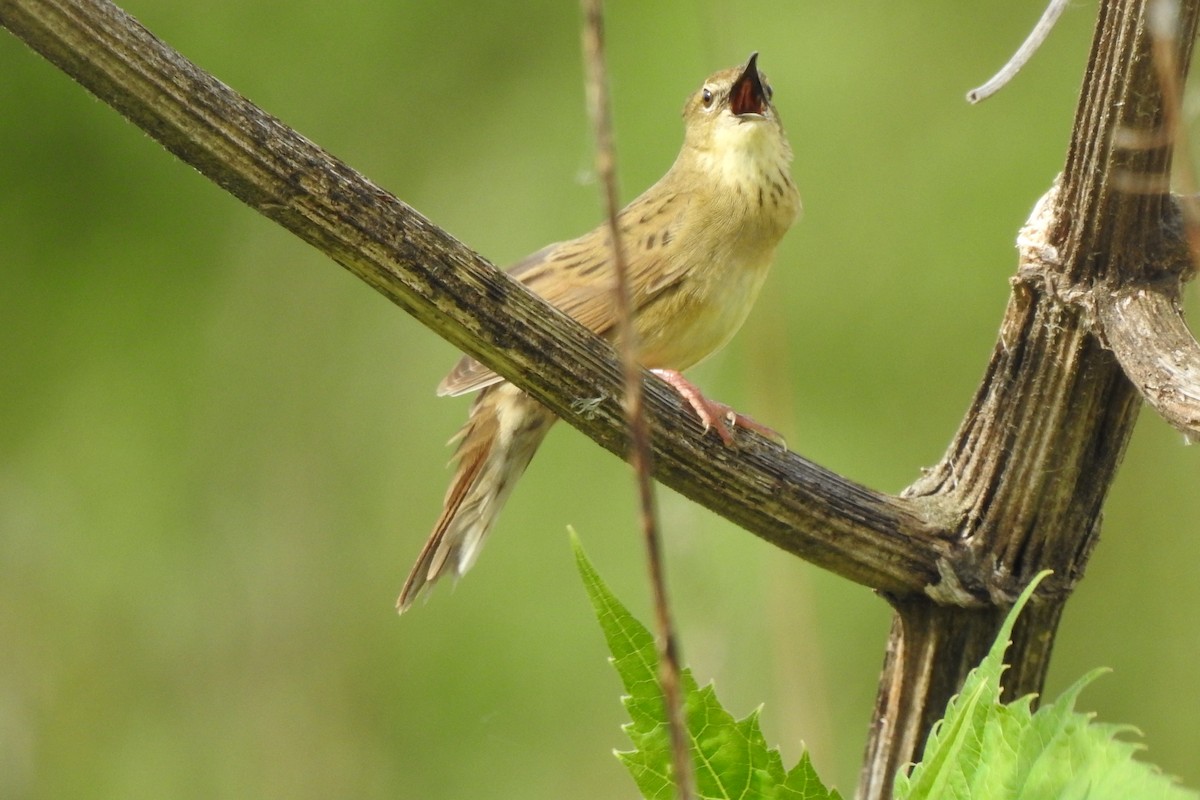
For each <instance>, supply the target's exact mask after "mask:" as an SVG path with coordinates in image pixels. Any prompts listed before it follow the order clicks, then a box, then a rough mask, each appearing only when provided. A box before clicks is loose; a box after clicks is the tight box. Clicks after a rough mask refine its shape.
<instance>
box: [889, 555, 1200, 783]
mask: <svg viewBox="0 0 1200 800" xmlns="http://www.w3.org/2000/svg"><path fill="white" fill-rule="evenodd" d="M1047 574H1049V573H1042V574H1040V575H1038V576H1037V577H1036V578H1034V580H1033V581H1032V582H1031V583H1030V585H1029V586H1027V587H1026V588H1025V591H1023V592H1022V593H1021V596H1020V598H1018V599H1017V602H1016V604H1015V605H1014V606H1013V608H1012V610H1011V611H1010V612H1009V614H1008V616H1007V617H1006V618H1005V621H1004V624H1003V625H1002V626H1001V628H1000V632H999V633H998V634H997V636H996V641H995V643H994V644H993V645H992V648H991V650H990V651H989V652H988V654H987V656H986V657H985V658H984V659H983V661H982V663H980V665H979V666H978V667H976V668H975V669H974V670H972V671H971V673H970V674H969V675H968V676H967V679H966V681H965V682H964V683H963V688H962V691H961V692H960V693H959V694H958V695H957V696H956V697H955V698H954V699H953V700H951V701H950V704H949V706H948V708H947V711H946V717H945V718H944V719H943V720H942V721H941V722H940V723H938V724H937V725H935V726H934V728H933V730H932V732H931V733H930V735H929V740H928V742H927V743H926V745H925V758H924V760H923V761H922V762H921V763H920V764H917V765H916V766H915V767H913V769H912V772H911V774H909V775H905V774H903V773H901V774H900V775H898V776H897V777H896V783H895V791H894V796H895V797H896V799H897V800H924V799H925V798H937V800H1017V798H1020V800H1040V799H1041V798H1046V800H1050V799H1051V798H1053V799H1054V800H1061V799H1063V798H1067V799H1070V798H1079V800H1083V798H1087V800H1109V799H1110V798H1111V800H1126V799H1127V798H1138V800H1141V799H1142V798H1150V799H1155V798H1162V800H1200V794H1197V793H1195V792H1191V791H1188V790H1186V789H1184V788H1182V787H1180V786H1178V785H1177V784H1176V783H1175V782H1173V781H1172V780H1171V779H1170V778H1168V777H1166V776H1164V775H1163V774H1162V773H1161V772H1159V771H1158V770H1157V769H1155V768H1154V767H1152V766H1150V765H1148V764H1145V763H1142V762H1140V761H1135V760H1134V759H1133V754H1134V752H1135V751H1136V750H1137V749H1138V747H1139V746H1138V745H1137V744H1134V743H1131V742H1127V741H1124V740H1122V739H1119V738H1117V737H1118V735H1119V734H1123V733H1127V732H1129V731H1131V730H1132V729H1131V728H1129V727H1128V726H1117V725H1102V724H1098V723H1095V722H1093V721H1092V717H1091V715H1088V714H1081V713H1079V712H1077V711H1075V701H1076V699H1078V697H1079V693H1080V692H1081V691H1083V688H1084V687H1085V686H1087V685H1088V684H1089V683H1091V682H1092V681H1093V680H1095V679H1096V677H1098V676H1099V674H1100V673H1102V672H1103V670H1096V671H1093V672H1092V673H1089V674H1088V675H1086V676H1084V677H1083V678H1081V679H1080V680H1078V681H1076V683H1075V684H1074V685H1073V686H1072V687H1071V688H1069V689H1068V690H1067V691H1066V692H1064V693H1063V694H1062V696H1061V697H1059V698H1058V700H1056V701H1055V702H1054V703H1052V704H1050V705H1046V706H1043V707H1042V708H1041V709H1039V710H1038V711H1037V712H1033V711H1032V703H1033V698H1032V697H1023V698H1020V699H1018V700H1015V701H1013V702H1012V703H1008V704H1002V703H1001V702H1000V676H1001V673H1002V672H1003V670H1004V663H1003V658H1004V651H1005V649H1006V648H1007V647H1008V643H1009V637H1010V636H1011V635H1012V629H1013V626H1014V625H1015V624H1016V620H1017V616H1018V615H1019V614H1020V612H1021V609H1022V608H1024V606H1025V604H1026V603H1027V602H1028V600H1029V597H1030V596H1031V595H1032V593H1033V590H1034V588H1035V587H1036V586H1037V584H1038V583H1039V582H1040V581H1041V580H1042V579H1043V578H1044V577H1045V576H1046V575H1047Z"/></svg>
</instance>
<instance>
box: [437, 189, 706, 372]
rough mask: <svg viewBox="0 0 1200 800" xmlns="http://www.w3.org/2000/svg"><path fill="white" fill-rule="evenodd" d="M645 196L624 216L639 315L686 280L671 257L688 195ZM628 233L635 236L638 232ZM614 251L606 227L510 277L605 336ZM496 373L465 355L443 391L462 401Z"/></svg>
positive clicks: (610, 317)
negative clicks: (462, 396) (670, 288)
mask: <svg viewBox="0 0 1200 800" xmlns="http://www.w3.org/2000/svg"><path fill="white" fill-rule="evenodd" d="M653 194H654V193H653V192H647V193H646V194H644V195H642V196H641V197H639V198H638V199H637V200H635V201H634V202H633V203H631V204H630V205H629V206H627V207H626V208H625V209H624V210H623V211H622V212H621V215H620V217H619V222H620V225H621V231H622V234H623V236H624V237H625V238H624V239H623V240H622V243H623V246H624V252H625V258H626V261H627V263H628V266H629V282H630V288H631V290H632V300H633V305H634V309H635V310H636V309H639V308H642V307H643V306H645V305H646V304H647V303H648V302H650V300H652V299H653V298H654V297H656V296H657V295H658V294H660V293H661V292H663V291H664V290H666V289H668V288H669V287H671V286H673V285H674V284H675V283H677V282H678V281H679V280H681V279H682V278H683V276H684V273H685V272H686V267H687V264H686V259H682V258H672V257H671V255H672V253H673V252H674V251H675V249H676V247H678V245H679V240H680V238H681V236H682V234H681V231H680V229H681V228H682V226H683V220H684V213H683V212H684V210H685V208H686V206H687V197H686V196H685V195H679V194H670V195H667V196H666V197H665V198H661V199H659V198H654V197H653ZM635 233H636V236H635V235H631V234H635ZM611 253H612V251H611V249H610V247H609V245H608V227H607V226H601V227H599V228H597V229H595V230H593V231H592V232H590V233H588V234H585V235H583V236H580V237H579V238H578V239H572V240H570V241H567V242H559V243H557V244H552V245H550V246H549V247H545V248H543V249H541V250H539V251H537V252H536V253H534V254H533V255H530V256H528V257H526V258H524V259H522V260H521V261H518V262H517V263H516V264H514V265H513V266H512V267H510V268H509V269H508V274H509V275H510V276H511V277H512V278H515V279H516V280H518V281H520V282H521V283H522V284H524V285H525V287H526V288H528V289H529V290H530V291H531V292H533V293H534V294H536V295H539V296H540V297H542V298H543V299H544V300H546V302H548V303H550V304H551V305H552V306H554V307H556V308H558V309H559V310H560V311H562V312H563V313H565V314H567V315H568V316H570V317H572V318H573V319H574V320H575V321H577V322H579V323H580V324H581V325H583V326H584V327H585V328H587V329H588V330H590V331H592V332H593V333H595V334H597V335H598V336H604V335H605V334H607V333H608V332H609V331H610V330H611V329H612V328H613V326H614V324H615V323H616V305H615V298H614V297H613V280H614V275H613V269H612V263H611V262H612V255H611ZM502 380H503V378H501V377H500V376H499V375H497V374H496V373H495V372H493V371H492V370H490V369H488V368H487V367H485V366H484V365H483V364H481V363H479V362H478V361H476V360H475V359H474V358H471V357H470V356H464V357H463V358H462V360H460V361H459V362H458V364H457V365H455V367H454V369H453V370H451V371H450V374H449V375H447V376H446V377H445V379H443V380H442V382H441V384H440V385H439V386H438V394H439V395H442V396H446V395H449V396H458V395H461V394H466V393H468V392H473V391H475V390H477V389H482V388H484V387H485V386H491V385H493V384H495V383H499V382H500V381H502Z"/></svg>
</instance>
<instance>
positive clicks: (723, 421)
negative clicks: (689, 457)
mask: <svg viewBox="0 0 1200 800" xmlns="http://www.w3.org/2000/svg"><path fill="white" fill-rule="evenodd" d="M650 371H651V372H653V373H654V374H655V375H657V376H658V377H660V378H662V379H663V380H664V381H666V382H667V383H668V384H670V385H671V388H672V389H674V390H675V391H676V392H678V393H679V396H680V397H682V398H683V399H684V400H686V401H687V402H688V405H690V406H691V407H692V409H693V410H694V411H695V412H696V416H698V417H699V418H700V421H701V422H703V423H704V432H705V433H707V432H708V430H709V428H713V429H715V430H716V431H717V435H718V436H720V437H721V441H722V442H724V443H725V445H726V446H727V447H728V446H732V445H733V434H732V433H730V432H729V426H730V425H732V426H733V427H735V428H746V429H748V430H752V431H754V432H755V433H757V434H759V435H761V436H765V437H766V438H768V439H771V440H772V441H775V442H779V443H780V444H784V441H783V437H782V436H780V435H779V432H778V431H775V430H773V429H771V428H768V427H767V426H766V425H763V424H761V423H759V422H755V421H754V420H753V419H751V418H750V417H747V416H746V415H744V414H739V413H738V412H736V411H734V410H733V409H732V408H730V407H729V406H727V405H725V404H724V403H718V402H717V401H716V400H709V399H708V398H707V397H705V396H704V395H703V394H702V393H701V392H700V390H699V389H698V388H697V387H696V385H695V384H694V383H692V382H691V381H689V380H688V379H687V378H685V377H683V373H681V372H679V371H677V370H673V369H652V370H650ZM785 446H786V445H785Z"/></svg>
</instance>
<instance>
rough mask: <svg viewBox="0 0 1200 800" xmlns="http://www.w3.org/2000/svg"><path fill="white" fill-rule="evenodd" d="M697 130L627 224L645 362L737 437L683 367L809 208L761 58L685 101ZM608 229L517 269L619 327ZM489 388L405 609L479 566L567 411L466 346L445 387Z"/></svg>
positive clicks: (623, 221) (750, 295) (729, 327)
mask: <svg viewBox="0 0 1200 800" xmlns="http://www.w3.org/2000/svg"><path fill="white" fill-rule="evenodd" d="M683 120H684V138H683V144H682V146H681V148H680V151H679V155H678V156H677V157H676V159H675V161H674V163H673V164H672V165H671V167H670V169H669V170H668V171H667V172H666V174H665V175H664V176H663V177H662V178H661V179H660V180H659V181H658V182H657V183H655V184H654V185H653V186H651V187H650V188H649V189H647V190H646V191H645V192H643V193H642V194H641V195H640V196H638V197H637V198H636V199H635V200H633V202H631V203H630V204H629V205H628V206H626V207H625V208H624V209H623V210H622V211H621V212H620V214H619V216H618V229H619V230H620V232H621V233H620V235H621V237H622V242H623V245H624V248H623V249H624V252H625V258H626V261H627V268H626V269H627V274H628V281H629V292H630V296H631V300H632V307H633V309H634V330H635V333H636V340H637V347H636V353H637V359H638V363H639V364H640V365H641V366H643V367H645V368H647V369H649V370H651V371H652V372H654V373H655V374H657V375H659V377H661V378H663V379H664V380H665V381H666V382H667V383H669V384H670V385H671V386H672V387H674V388H675V390H676V391H678V392H679V393H680V395H681V396H682V397H683V398H684V399H685V400H686V401H687V402H688V403H689V404H690V405H691V406H692V408H694V409H695V411H696V413H697V414H698V415H699V417H700V419H701V421H702V422H703V423H704V428H705V432H706V433H707V431H708V430H709V429H710V428H715V429H716V432H717V434H718V435H719V436H720V437H721V439H722V440H723V441H724V442H725V443H726V444H727V445H729V444H731V443H732V441H733V440H732V436H731V435H730V433H729V430H728V428H727V427H726V424H725V423H726V421H728V422H730V423H731V424H733V425H734V426H742V427H751V428H755V429H756V430H759V431H760V432H770V429H768V428H765V427H763V426H759V425H758V424H757V423H755V422H754V421H753V420H750V419H749V418H748V417H744V416H742V415H740V414H736V413H734V412H733V411H732V410H731V409H730V408H729V407H728V406H726V405H724V404H722V403H717V402H714V401H712V400H709V399H707V398H705V397H704V396H703V395H702V394H701V393H700V391H699V390H698V389H697V388H696V387H695V386H693V385H692V384H691V383H690V382H689V381H687V379H686V378H684V377H683V375H682V371H683V370H686V369H688V368H689V367H692V366H694V365H695V364H697V363H699V362H700V361H702V360H703V359H705V358H707V357H708V356H710V355H711V354H713V353H715V352H716V351H718V350H720V349H721V348H722V347H724V346H725V344H727V343H728V342H729V340H730V339H731V338H732V337H733V335H734V334H735V333H736V332H737V330H738V329H739V328H740V327H741V325H742V323H743V322H744V321H745V319H746V317H747V315H748V314H749V312H750V308H751V306H752V305H753V304H754V301H755V299H756V297H757V296H758V294H759V290H760V288H761V287H762V284H763V281H764V279H765V278H766V275H767V272H768V270H769V267H770V265H771V262H772V260H773V258H774V253H775V249H776V246H777V245H778V244H779V241H780V239H782V237H783V235H784V234H785V233H786V232H787V230H788V229H789V228H790V227H791V226H792V224H793V223H794V222H795V221H796V220H797V219H798V218H799V216H800V213H801V202H800V194H799V192H798V190H797V189H796V185H795V183H794V182H793V180H792V177H791V162H792V149H791V146H790V145H789V143H788V139H787V136H786V134H785V133H784V130H783V124H782V122H781V121H780V118H779V113H778V112H777V111H776V109H775V105H774V102H773V91H772V89H771V85H770V83H768V81H767V79H766V77H765V76H764V75H763V74H762V73H761V72H760V71H759V69H758V53H752V54H751V55H750V57H749V59H748V60H747V61H746V63H745V64H742V65H739V66H736V67H732V68H729V69H725V70H721V71H719V72H716V73H714V74H712V75H710V76H709V77H708V78H707V79H706V80H705V81H704V83H703V85H702V86H701V87H700V88H699V89H697V90H695V91H694V92H693V93H692V94H691V96H690V97H689V98H688V100H687V102H686V104H685V105H684V108H683ZM611 249H612V248H611V243H610V241H609V234H608V227H607V226H606V225H601V226H600V227H597V228H596V229H595V230H593V231H591V232H590V233H587V234H584V235H583V236H580V237H579V238H577V239H571V240H569V241H564V242H558V243H555V244H551V245H549V246H547V247H545V248H543V249H541V250H539V251H537V252H535V253H533V254H532V255H530V256H528V257H527V258H525V259H522V260H521V261H518V262H517V263H516V264H514V265H513V266H511V267H510V268H509V269H508V274H509V275H510V276H511V277H513V278H514V279H516V280H517V281H519V282H520V283H522V284H523V285H524V286H525V287H526V288H527V289H529V290H530V291H532V292H534V293H535V294H537V295H539V296H541V297H542V298H543V299H545V300H546V301H548V302H549V303H550V304H551V305H554V306H556V307H557V308H559V309H560V310H562V311H564V312H565V313H567V314H568V315H569V316H571V317H573V318H574V319H575V320H577V321H578V322H580V323H582V324H583V325H584V326H585V327H587V328H589V329H590V330H591V331H592V332H593V333H595V334H597V335H599V336H602V337H607V338H609V339H612V338H613V337H614V335H615V330H616V310H615V307H616V305H615V270H614V269H613V263H612V252H611ZM471 392H478V395H477V396H476V398H475V400H474V402H473V403H472V405H471V409H470V412H469V415H468V419H467V422H466V424H465V425H464V426H463V427H462V429H461V430H460V431H459V432H458V433H457V434H456V435H455V436H454V437H453V438H452V439H451V440H450V444H455V443H457V450H456V452H455V455H454V462H455V463H456V464H457V466H456V469H455V473H454V477H453V479H452V480H451V483H450V487H449V489H448V490H447V492H446V496H445V500H444V502H443V508H442V512H441V515H440V516H439V517H438V519H437V522H436V523H435V525H434V528H433V532H432V533H431V534H430V536H429V539H428V540H427V541H426V543H425V545H424V547H423V548H422V549H421V552H420V555H419V556H418V558H417V561H416V564H415V565H414V567H413V568H412V572H411V573H410V574H409V576H408V579H407V580H406V581H405V583H404V587H403V589H402V590H401V593H400V597H399V599H398V600H397V603H396V607H397V609H398V611H400V612H401V613H403V612H404V611H405V610H407V609H408V608H410V607H411V606H412V604H413V602H414V600H415V599H416V598H417V597H418V596H419V595H421V594H422V593H423V592H425V591H426V590H428V588H429V587H430V586H431V585H432V584H433V583H434V582H435V581H437V580H438V579H439V578H441V577H444V576H445V575H447V574H451V573H452V574H454V575H455V576H456V577H461V576H462V575H463V574H464V573H466V572H467V570H468V569H470V568H471V566H472V565H473V564H474V563H475V559H476V558H477V557H478V555H479V551H480V548H481V547H482V545H483V543H484V540H485V539H486V538H487V536H488V533H489V531H490V530H491V529H492V526H493V524H494V523H495V521H496V518H497V516H498V514H499V513H500V510H501V508H502V507H503V506H504V503H505V501H506V500H507V499H508V496H509V494H510V493H511V492H512V489H513V487H514V485H515V484H516V482H517V479H518V478H520V477H521V475H522V473H523V472H524V471H525V468H526V467H527V466H528V464H529V462H530V460H531V459H532V458H533V455H534V453H535V452H536V451H537V449H538V446H539V445H540V444H541V442H542V440H543V438H544V437H545V436H546V433H547V431H549V429H550V427H551V426H552V425H553V424H554V422H555V420H556V419H557V417H556V416H555V414H554V413H553V412H552V411H550V410H549V409H548V408H546V407H545V406H543V405H542V404H541V403H539V402H538V401H537V400H535V399H533V398H532V397H530V396H529V395H527V394H526V393H525V392H523V391H522V390H521V389H519V388H517V387H516V386H514V385H513V384H511V383H509V382H507V381H505V380H504V379H503V378H502V377H500V376H499V375H497V374H496V373H495V372H493V371H492V370H490V369H488V368H487V367H486V366H484V365H483V364H481V363H480V362H479V361H476V360H475V359H473V358H471V357H470V356H464V357H463V358H462V359H461V360H460V361H459V362H458V364H457V365H456V366H455V367H454V369H453V370H451V372H450V373H449V374H448V375H447V376H446V377H445V379H444V380H442V382H441V384H440V385H439V386H438V389H437V393H438V395H439V396H443V397H444V396H450V397H456V396H459V395H464V394H468V393H471Z"/></svg>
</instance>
